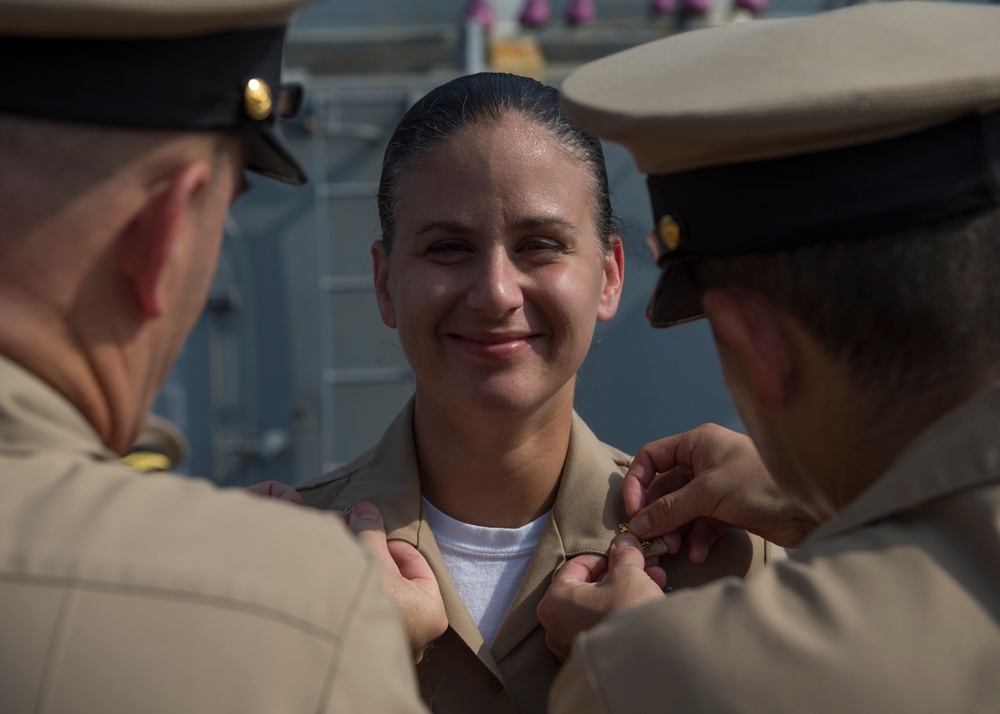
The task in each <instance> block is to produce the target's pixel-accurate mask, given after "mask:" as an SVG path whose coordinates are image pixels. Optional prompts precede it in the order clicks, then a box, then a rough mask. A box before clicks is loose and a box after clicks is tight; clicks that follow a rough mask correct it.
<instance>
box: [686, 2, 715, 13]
mask: <svg viewBox="0 0 1000 714" xmlns="http://www.w3.org/2000/svg"><path fill="white" fill-rule="evenodd" d="M711 11H712V0H681V12H682V13H685V14H690V15H707V14H708V13H710V12H711Z"/></svg>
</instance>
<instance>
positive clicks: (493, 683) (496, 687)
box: [490, 677, 503, 694]
mask: <svg viewBox="0 0 1000 714" xmlns="http://www.w3.org/2000/svg"><path fill="white" fill-rule="evenodd" d="M502 690H503V683H502V682H501V681H500V680H499V679H498V678H496V677H490V691H491V692H493V693H494V694H496V693H497V692H499V691H502Z"/></svg>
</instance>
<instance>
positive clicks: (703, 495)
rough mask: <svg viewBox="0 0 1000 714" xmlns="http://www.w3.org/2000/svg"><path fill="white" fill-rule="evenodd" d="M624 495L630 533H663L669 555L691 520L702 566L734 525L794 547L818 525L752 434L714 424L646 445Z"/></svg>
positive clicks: (692, 551) (690, 538)
mask: <svg viewBox="0 0 1000 714" xmlns="http://www.w3.org/2000/svg"><path fill="white" fill-rule="evenodd" d="M622 493H623V495H624V498H625V510H626V511H627V512H628V513H629V515H630V516H631V517H632V519H631V520H630V521H629V524H628V525H629V531H630V532H631V533H634V534H635V535H636V536H638V537H640V538H652V537H654V536H663V538H664V540H665V541H666V542H667V546H668V549H669V550H670V552H673V553H676V552H678V551H679V549H680V545H681V535H680V533H679V532H678V529H680V528H681V527H682V526H685V525H686V524H688V523H692V525H691V528H690V531H689V532H688V534H687V542H688V555H689V557H690V558H691V560H692V561H693V562H696V563H700V562H703V561H704V560H705V558H706V557H707V556H708V551H709V549H710V548H711V547H712V544H713V543H714V542H715V540H716V539H717V538H718V537H719V536H720V535H722V534H723V533H724V532H725V531H726V530H727V529H728V528H729V527H731V526H735V527H737V528H743V529H744V530H747V531H750V532H751V533H756V534H757V535H759V536H761V537H762V538H765V539H767V540H769V541H771V542H772V543H776V544H778V545H781V546H785V547H795V546H797V545H798V544H799V543H801V542H802V540H803V539H804V538H805V537H806V536H807V535H808V534H809V533H811V532H812V531H813V529H814V528H815V527H816V526H817V525H818V524H819V519H818V518H816V517H815V516H813V515H810V513H809V512H808V511H807V510H806V509H805V508H803V507H802V506H801V505H800V504H798V503H797V502H795V501H793V500H792V499H791V498H789V497H788V496H787V495H786V494H785V493H784V491H782V490H781V488H780V487H779V486H778V485H777V484H776V483H775V482H774V479H773V478H772V476H771V474H770V473H769V472H768V470H767V468H766V467H765V466H764V464H763V462H762V461H761V459H760V456H759V454H758V453H757V449H756V448H755V447H754V445H753V442H752V441H751V440H750V439H749V438H748V437H746V436H744V435H742V434H737V433H736V432H733V431H729V430H728V429H723V428H722V427H720V426H716V425H715V424H705V425H703V426H700V427H698V428H697V429H693V430H692V431H689V432H686V433H684V434H680V435H678V436H671V437H667V438H666V439H660V440H659V441H654V442H653V443H651V444H647V445H646V446H644V447H642V449H640V450H639V453H638V454H636V457H635V459H634V460H633V462H632V466H631V467H630V468H629V470H628V473H627V474H626V475H625V480H624V482H623V483H622Z"/></svg>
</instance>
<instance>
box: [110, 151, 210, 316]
mask: <svg viewBox="0 0 1000 714" xmlns="http://www.w3.org/2000/svg"><path fill="white" fill-rule="evenodd" d="M211 177H212V166H211V164H209V163H208V162H207V161H204V160H197V161H191V162H189V163H187V164H184V165H183V166H181V167H180V168H178V169H177V170H176V171H174V172H173V173H172V174H170V175H169V176H167V177H166V178H163V179H160V180H159V181H158V182H157V183H156V184H155V185H154V186H151V187H150V191H149V193H148V195H147V197H146V200H145V202H144V203H143V204H142V205H141V206H140V207H139V209H138V210H137V211H136V213H135V214H134V216H133V217H132V220H131V221H130V222H129V223H128V225H126V226H125V229H124V231H123V232H122V240H123V241H124V243H123V246H122V252H121V256H120V260H119V270H120V272H121V274H122V276H123V277H124V279H125V281H126V283H127V284H128V286H129V289H130V290H131V293H132V295H133V297H134V299H135V302H136V304H137V305H138V307H139V310H140V312H141V313H142V315H143V316H144V317H146V318H154V317H158V316H159V315H162V314H163V313H164V312H165V311H166V310H167V300H166V296H165V294H164V289H165V284H166V280H165V278H166V276H167V274H168V272H169V267H170V261H171V256H172V254H173V252H174V248H175V246H176V245H177V243H178V240H179V239H180V237H181V236H182V235H183V234H184V232H185V231H189V230H191V229H192V225H193V224H192V223H191V222H192V221H197V220H199V217H200V214H199V213H198V212H197V211H195V210H194V209H195V204H196V202H197V199H198V195H199V193H200V192H201V191H202V189H204V188H205V186H207V185H208V183H209V181H210V179H211Z"/></svg>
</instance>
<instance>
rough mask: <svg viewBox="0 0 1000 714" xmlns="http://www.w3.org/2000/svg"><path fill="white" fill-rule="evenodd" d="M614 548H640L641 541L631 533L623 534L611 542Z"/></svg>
mask: <svg viewBox="0 0 1000 714" xmlns="http://www.w3.org/2000/svg"><path fill="white" fill-rule="evenodd" d="M611 547H612V548H638V547H639V539H638V538H636V537H635V536H633V535H632V534H631V533H622V534H621V535H617V536H615V539H614V540H613V541H611Z"/></svg>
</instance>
